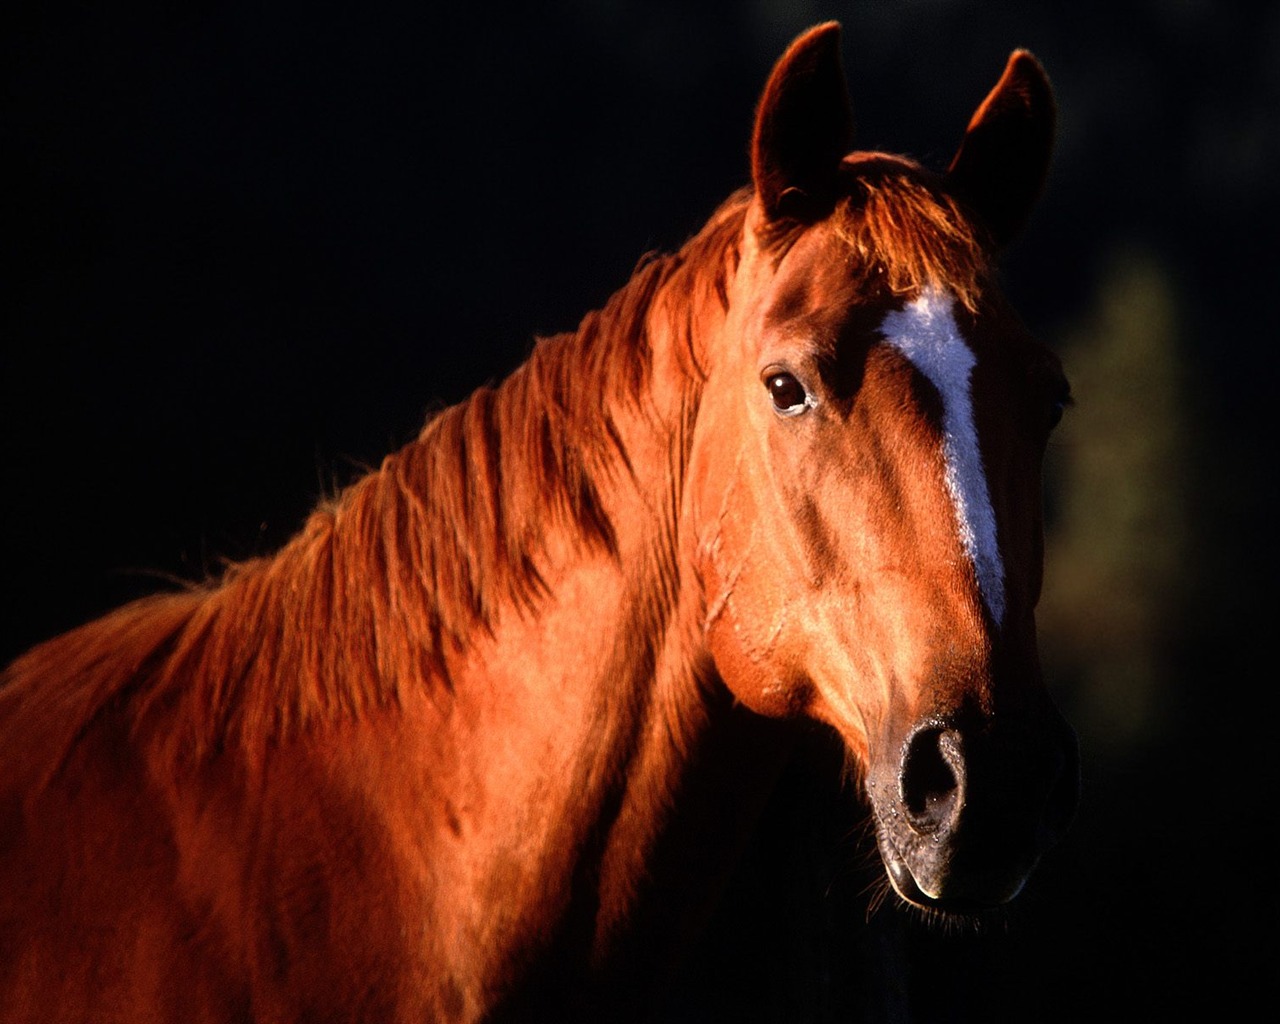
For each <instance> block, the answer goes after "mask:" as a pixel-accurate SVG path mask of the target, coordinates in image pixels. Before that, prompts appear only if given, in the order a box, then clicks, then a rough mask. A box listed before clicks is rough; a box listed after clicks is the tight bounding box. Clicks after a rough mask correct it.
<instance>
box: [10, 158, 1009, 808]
mask: <svg viewBox="0 0 1280 1024" xmlns="http://www.w3.org/2000/svg"><path fill="white" fill-rule="evenodd" d="M846 166H847V167H848V168H850V169H851V172H852V174H853V176H854V186H853V188H852V190H851V194H850V196H849V197H848V198H846V199H844V200H842V201H841V203H840V204H839V205H838V206H837V208H836V210H835V211H834V212H833V224H834V230H835V231H836V232H837V234H838V235H839V237H841V238H843V239H844V240H845V241H846V242H847V243H848V244H849V246H850V251H851V254H852V258H851V267H852V270H853V272H854V273H855V274H856V275H863V276H866V277H867V278H868V279H869V280H870V279H874V280H875V281H876V282H878V283H879V285H880V286H883V287H887V288H889V289H890V290H891V291H893V292H895V293H902V294H906V293H908V292H910V291H912V290H918V289H919V288H921V287H923V286H924V285H926V284H928V283H940V284H944V285H946V286H947V287H949V288H951V290H952V291H954V292H955V293H956V295H957V296H958V297H959V298H960V299H961V301H963V302H965V303H966V304H967V305H969V304H971V303H972V302H973V301H975V296H976V295H977V292H978V290H979V287H980V284H981V279H982V275H984V274H985V273H986V267H987V266H988V262H987V258H986V256H985V255H983V253H982V248H981V246H980V244H979V241H978V240H977V238H976V236H975V233H974V231H973V230H972V228H971V227H970V226H969V222H968V220H967V219H966V217H965V216H964V214H963V212H962V210H961V209H960V208H959V206H958V205H957V204H956V202H955V201H954V200H953V199H951V198H950V197H949V196H948V195H947V194H946V193H945V192H944V191H943V189H942V188H941V185H940V183H939V182H937V181H935V180H934V179H932V178H930V177H929V176H928V175H927V173H926V172H923V171H922V170H921V169H920V168H918V167H917V166H916V165H914V164H911V163H909V162H906V161H903V160H900V159H898V158H892V157H885V156H883V155H881V154H866V155H862V156H861V157H859V158H858V159H852V158H851V161H847V163H846ZM750 200H751V191H750V190H749V189H743V190H740V191H739V192H737V193H735V194H734V195H733V196H731V197H730V198H729V199H728V200H727V201H726V202H725V203H724V205H723V206H722V207H721V208H720V209H719V210H718V211H717V212H716V214H714V215H713V216H712V218H711V219H710V220H709V221H708V223H707V225H706V226H705V227H704V228H703V229H702V231H701V232H699V234H697V235H696V236H694V237H693V238H692V239H690V240H689V241H688V242H687V243H686V244H685V245H684V246H683V247H682V248H681V249H680V250H679V252H677V253H675V254H672V255H663V256H652V257H649V258H646V259H645V260H642V261H641V263H640V264H639V266H638V267H637V269H636V271H635V272H634V274H633V275H632V278H631V280H630V281H629V282H628V283H627V284H626V285H624V286H623V287H622V288H621V289H620V290H619V291H618V292H616V293H615V294H614V295H613V296H612V297H611V298H610V299H609V300H608V302H607V303H606V304H605V305H604V307H603V308H602V309H600V310H598V311H595V312H592V313H589V314H587V316H586V317H585V318H584V319H583V320H582V322H581V324H580V325H579V327H578V329H577V331H576V332H573V333H567V334H561V335H556V336H553V337H548V338H544V339H541V340H539V341H538V342H537V344H536V345H535V347H534V348H533V351H532V353H531V355H530V357H529V359H528V360H527V361H526V362H525V363H524V364H523V365H522V366H521V367H519V368H518V369H517V370H516V371H515V372H514V373H512V375H511V376H510V377H508V378H507V379H506V380H505V381H503V382H502V383H501V384H500V385H499V386H497V387H486V388H481V389H480V390H478V391H476V392H475V393H474V394H473V395H472V396H471V397H470V398H469V399H467V400H466V401H464V402H462V403H461V404H459V405H456V406H453V407H451V408H448V409H446V410H444V411H443V412H441V413H439V414H438V415H436V416H435V417H434V418H432V419H431V420H429V421H428V423H427V424H426V426H425V427H424V429H423V431H422V433H421V434H420V436H419V437H418V439H417V440H416V441H414V442H412V443H410V444H409V445H407V446H406V447H405V448H403V449H401V450H400V451H398V452H396V453H394V454H392V455H389V456H388V457H387V458H386V459H385V460H384V461H383V463H382V466H381V467H380V468H379V469H378V470H377V471H375V472H373V473H370V474H368V475H367V476H365V477H364V478H363V479H361V480H359V481H357V482H356V483H355V484H353V485H352V486H351V487H349V488H348V489H347V490H346V491H345V492H343V493H342V494H341V495H339V496H338V497H337V498H336V499H333V500H331V501H328V502H325V503H323V504H322V505H321V506H320V507H318V508H317V509H316V510H315V511H314V512H313V513H312V514H311V516H310V517H309V519H308V520H307V522H306V523H305V525H304V527H303V529H302V530H301V531H300V532H299V533H298V534H297V535H296V536H295V537H294V538H293V539H292V540H291V541H290V542H289V543H288V544H286V545H285V547H284V548H283V549H282V550H281V551H280V552H279V553H277V554H276V555H275V556H273V557H269V558H260V559H254V560H251V561H247V562H242V563H238V564H233V565H231V566H230V567H229V568H228V569H227V570H226V572H225V573H224V575H223V576H222V577H221V578H220V579H218V580H214V581H209V582H206V583H204V584H203V585H200V586H196V587H192V588H191V589H189V590H187V591H184V592H179V593H173V594H162V595H157V596H154V597H151V598H145V599H143V600H141V601H137V602H134V603H132V604H129V605H126V606H125V607H123V608H120V609H117V610H116V611H114V612H112V613H110V614H108V615H106V616H105V617H103V618H101V619H98V620H96V621H94V622H90V623H88V624H86V625H84V626H81V627H79V628H77V629H75V630H72V631H71V632H70V633H67V634H65V635H63V636H61V637H58V638H55V639H53V640H50V641H48V642H46V643H44V644H41V645H39V646H37V647H35V648H33V649H32V650H31V651H29V652H28V653H27V654H25V655H23V656H22V657H20V658H19V659H18V660H16V661H15V662H14V663H13V664H12V665H10V666H9V667H8V668H7V669H6V670H5V671H4V673H3V676H0V742H3V743H5V744H6V745H8V746H9V747H10V748H16V749H15V753H16V754H17V755H18V756H16V757H15V758H14V760H13V761H12V763H14V764H20V765H23V766H24V771H25V772H27V773H28V777H27V778H25V779H23V780H19V779H11V780H8V785H9V786H10V787H11V789H10V791H11V792H20V791H22V790H23V789H25V790H26V792H27V793H28V795H29V796H32V797H33V796H34V795H35V794H37V793H38V792H39V791H40V790H41V789H43V788H44V786H45V785H47V784H48V782H49V781H50V780H51V779H52V778H53V777H54V776H55V775H56V774H57V773H58V771H59V770H60V768H61V766H62V765H63V764H64V762H65V761H66V759H67V757H68V756H69V754H70V753H71V751H72V750H73V749H74V747H75V744H76V742H77V739H78V738H79V737H80V736H82V735H83V734H84V733H85V732H86V731H87V730H88V728H89V727H90V725H91V724H92V722H93V721H94V719H95V718H96V717H97V716H99V715H100V714H103V713H106V712H109V711H114V710H119V711H120V712H121V713H122V714H124V715H125V716H126V721H127V723H128V727H129V729H130V730H131V731H132V733H133V734H134V735H138V734H140V733H146V734H147V735H149V736H151V737H152V738H154V740H155V742H156V743H158V744H159V745H160V747H161V750H162V754H163V756H164V758H165V762H166V763H167V764H169V765H170V766H172V767H174V768H176V767H177V766H179V765H181V764H192V763H199V762H200V761H201V760H203V759H204V758H205V757H207V756H209V755H210V754H212V753H214V752H216V751H218V750H220V749H223V748H226V747H229V746H236V747H239V748H241V749H242V750H244V751H246V752H247V753H248V755H249V756H251V757H258V756H261V755H260V752H261V751H262V750H264V749H265V746H266V744H267V742H268V741H269V740H270V739H272V738H279V737H281V736H284V735H287V734H289V733H290V732H292V731H295V730H298V729H300V728H303V727H305V726H306V725H307V724H308V723H312V722H315V721H324V720H331V719H333V718H335V717H341V716H357V715H360V714H361V713H362V712H365V711H367V710H369V709H372V708H375V707H378V706H384V705H387V704H391V703H395V702H396V701H397V700H398V699H399V696H400V695H401V694H402V693H405V692H407V688H408V687H410V686H411V685H413V684H416V683H425V682H428V681H431V680H435V681H437V684H436V686H435V688H436V690H437V691H438V692H440V693H441V694H442V697H441V699H443V700H447V699H448V690H449V688H450V685H451V684H450V680H449V676H448V670H447V660H448V655H449V653H450V652H451V651H458V650H462V649H463V648H464V647H465V645H466V644H467V641H468V638H469V637H470V636H472V635H473V631H474V630H476V629H485V630H489V629H492V628H493V626H494V624H495V622H496V620H497V617H498V615H499V613H500V611H503V610H505V609H508V608H512V609H514V610H515V611H516V612H517V613H519V612H520V611H524V610H529V609H532V608H534V607H535V606H536V604H537V602H538V601H539V600H540V599H541V597H542V596H543V595H544V594H545V593H546V583H545V581H544V579H543V577H542V575H541V572H540V569H539V563H540V559H541V556H542V555H543V553H544V551H545V545H546V543H547V541H548V540H549V539H550V538H551V537H553V536H556V535H557V531H561V532H562V531H565V530H572V531H574V532H575V535H576V536H577V537H578V538H580V541H581V543H583V544H585V545H587V546H588V547H593V548H595V549H596V550H598V551H599V552H601V553H603V554H605V555H608V556H616V554H617V537H616V530H615V524H614V523H613V522H612V521H611V519H610V517H609V515H608V512H607V510H606V507H605V503H604V502H603V501H602V496H601V492H602V488H603V487H605V486H606V485H607V484H608V483H609V481H611V480H612V479H614V478H616V476H617V475H618V474H620V473H630V472H631V471H632V467H631V465H630V463H629V460H628V452H627V451H626V449H625V446H624V444H623V441H622V438H621V435H620V433H619V431H618V427H617V422H616V419H615V411H616V410H620V409H623V408H627V407H630V408H632V409H634V410H636V411H637V412H638V413H639V414H640V415H642V416H643V415H646V414H648V410H647V409H646V400H647V399H646V396H647V393H648V387H647V386H648V382H649V377H650V372H651V369H652V355H653V341H654V337H655V333H656V332H664V333H665V334H666V335H667V338H668V343H669V344H670V345H671V348H672V351H673V352H674V355H675V363H676V365H677V366H678V367H679V369H680V371H681V372H682V373H683V375H684V377H685V380H684V382H683V385H684V386H685V387H686V388H687V390H688V391H689V392H690V393H691V396H692V397H691V399H690V402H691V403H692V404H693V405H695V406H696V393H697V391H698V389H699V388H700V386H701V383H702V381H703V379H704V378H705V373H706V367H707V365H708V359H709V356H708V354H707V353H706V352H704V351H703V350H702V348H701V341H700V333H701V332H700V326H701V320H700V318H701V317H704V316H705V315H707V314H708V312H709V311H715V310H719V311H721V312H723V310H725V309H727V308H728V304H729V294H728V289H729V283H730V281H731V280H732V277H733V274H734V272H735V270H736V268H737V264H738V261H739V259H740V257H741V252H740V240H741V237H742V232H743V225H744V223H745V218H746V212H747V208H748V205H749V203H750ZM779 258H781V257H779ZM971 308H972V307H971ZM678 483H679V482H678V481H673V486H678ZM254 751H258V752H259V753H258V754H254V753H253V752H254Z"/></svg>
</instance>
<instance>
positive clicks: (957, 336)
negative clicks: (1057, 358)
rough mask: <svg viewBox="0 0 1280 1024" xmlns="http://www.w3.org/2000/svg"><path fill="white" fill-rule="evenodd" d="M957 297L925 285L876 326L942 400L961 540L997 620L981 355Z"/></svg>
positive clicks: (999, 583) (1000, 593) (1000, 579)
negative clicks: (979, 406)
mask: <svg viewBox="0 0 1280 1024" xmlns="http://www.w3.org/2000/svg"><path fill="white" fill-rule="evenodd" d="M955 307H956V300H955V298H954V297H953V296H952V295H950V294H949V293H947V292H945V291H944V290H942V289H940V288H935V287H930V288H926V289H924V290H923V291H922V292H921V293H920V294H919V295H918V296H917V297H916V298H914V299H912V300H911V301H910V302H908V303H906V304H905V305H904V306H903V307H902V308H901V309H895V310H891V311H889V312H888V313H886V314H885V316H884V319H883V321H882V322H881V326H880V332H881V335H882V336H883V338H884V341H885V343H886V344H887V345H889V346H890V347H892V348H894V349H896V350H897V351H898V352H900V353H901V354H902V355H903V356H904V357H905V358H906V359H907V360H908V361H909V362H910V363H911V364H912V365H913V366H914V367H915V368H916V370H917V371H919V373H920V374H922V375H923V376H924V377H925V378H926V379H927V380H928V381H929V383H930V384H932V385H933V386H934V388H935V389H936V390H937V392H938V395H939V397H940V398H941V399H942V407H943V413H942V439H941V444H942V454H943V461H944V463H945V482H946V487H947V492H948V494H949V496H950V499H951V504H952V509H953V512H954V514H955V518H956V525H957V527H958V528H959V533H960V540H961V544H962V546H963V548H964V550H965V554H966V555H967V556H968V558H969V560H970V562H971V563H972V565H973V568H974V572H975V575H976V577H977V581H978V587H979V590H980V591H981V593H982V598H983V601H984V603H985V604H986V606H987V610H988V611H989V612H990V613H991V617H992V619H993V620H994V621H995V622H996V623H997V625H998V624H999V623H1000V622H1001V620H1002V619H1003V617H1004V605H1005V594H1004V575H1005V569H1004V563H1003V559H1002V557H1001V552H1000V542H999V538H998V530H997V524H996V516H995V509H994V507H993V504H992V500H991V489H990V485H989V483H988V480H987V473H986V468H985V465H984V459H983V454H982V444H981V440H980V438H979V436H978V430H977V422H976V417H975V415H974V408H973V389H972V386H971V385H972V379H973V370H974V367H975V366H976V364H977V362H978V357H977V355H976V354H975V352H974V349H973V348H972V347H971V345H970V344H969V343H968V342H967V341H966V340H965V338H964V336H963V334H962V333H961V330H960V326H959V324H958V323H957V322H956V316H955Z"/></svg>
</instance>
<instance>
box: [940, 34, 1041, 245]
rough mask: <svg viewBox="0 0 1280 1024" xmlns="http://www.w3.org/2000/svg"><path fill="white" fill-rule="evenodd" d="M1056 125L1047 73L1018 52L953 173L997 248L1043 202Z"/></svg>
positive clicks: (973, 125)
mask: <svg viewBox="0 0 1280 1024" xmlns="http://www.w3.org/2000/svg"><path fill="white" fill-rule="evenodd" d="M1055 121H1056V109H1055V106H1054V102H1053V89H1052V88H1051V87H1050V85H1049V78H1048V76H1047V75H1046V74H1045V73H1044V68H1042V67H1041V66H1040V63H1039V61H1037V60H1036V59H1035V57H1033V56H1031V54H1030V53H1028V52H1027V51H1026V50H1015V51H1014V52H1013V53H1012V54H1011V55H1010V57H1009V63H1008V64H1007V65H1006V66H1005V69H1004V74H1003V75H1002V76H1001V77H1000V81H999V82H997V83H996V87H995V88H994V89H992V90H991V92H990V94H989V95H988V96H987V98H986V99H985V100H983V101H982V105H981V106H980V107H978V109H977V112H976V113H975V114H974V115H973V119H972V120H971V121H970V122H969V127H968V129H966V131H965V133H964V139H963V141H962V142H961V143H960V149H959V150H958V151H957V152H956V155H955V158H954V159H953V160H952V161H951V167H950V168H949V169H948V170H947V179H948V181H949V182H950V184H951V188H952V189H953V190H954V191H955V193H956V195H958V196H959V197H960V198H961V199H963V200H965V201H966V202H967V203H968V204H969V205H970V206H971V207H972V209H973V210H974V212H975V213H977V215H978V216H979V217H980V218H981V219H982V222H983V223H984V224H985V225H986V227H987V229H988V230H989V231H990V232H991V238H992V241H994V242H995V244H996V247H997V248H1003V247H1004V246H1006V245H1008V244H1009V242H1011V241H1013V239H1014V237H1015V236H1016V235H1017V234H1018V232H1019V231H1021V230H1022V227H1023V225H1024V224H1025V223H1026V221H1027V219H1028V218H1029V217H1030V216H1031V209H1032V207H1033V206H1034V205H1035V202H1036V200H1037V199H1038V198H1039V197H1040V191H1041V189H1042V188H1043V187H1044V181H1045V177H1046V175H1047V174H1048V171H1049V157H1050V155H1051V154H1052V152H1053V134H1054V123H1055Z"/></svg>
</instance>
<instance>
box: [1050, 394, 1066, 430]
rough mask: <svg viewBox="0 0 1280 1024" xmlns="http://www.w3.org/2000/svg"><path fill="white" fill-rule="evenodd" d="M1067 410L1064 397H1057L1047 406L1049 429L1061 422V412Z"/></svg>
mask: <svg viewBox="0 0 1280 1024" xmlns="http://www.w3.org/2000/svg"><path fill="white" fill-rule="evenodd" d="M1066 411H1067V401H1066V399H1058V400H1057V401H1056V402H1054V403H1053V404H1052V405H1051V406H1049V429H1050V430H1052V429H1053V428H1054V427H1056V426H1057V425H1058V424H1059V423H1061V422H1062V414H1063V413H1064V412H1066Z"/></svg>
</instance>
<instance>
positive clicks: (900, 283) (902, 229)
mask: <svg viewBox="0 0 1280 1024" xmlns="http://www.w3.org/2000/svg"><path fill="white" fill-rule="evenodd" d="M841 175H842V177H841V180H842V182H843V185H842V188H841V196H840V199H839V200H838V201H837V202H836V204H835V206H834V208H833V209H832V211H831V213H830V215H829V216H828V217H827V218H826V219H825V220H824V221H823V222H822V223H823V224H825V225H826V226H827V228H828V230H829V231H830V232H831V234H832V235H834V237H835V238H836V239H837V240H839V242H840V243H841V244H842V245H844V246H847V247H848V265H849V267H850V270H851V272H852V274H853V276H854V278H855V280H856V281H857V283H858V285H859V291H860V292H861V293H862V294H864V295H866V296H868V297H871V296H873V295H874V294H875V293H876V292H877V291H887V292H889V293H890V294H891V295H893V296H895V297H897V298H901V299H908V298H913V297H915V296H917V295H919V294H920V293H922V292H924V291H928V290H930V289H937V290H941V291H945V292H949V293H950V294H952V295H954V296H955V298H956V299H957V300H958V301H959V302H960V304H961V305H962V306H964V307H965V308H966V309H968V310H969V311H970V312H976V310H977V308H978V303H979V298H980V296H981V293H982V291H983V289H984V287H985V286H986V284H987V282H988V280H989V278H990V276H991V274H992V255H991V251H990V248H989V245H988V243H987V240H986V237H985V234H984V232H983V230H982V229H981V227H979V226H978V225H976V224H975V222H974V220H973V219H972V218H971V217H970V216H969V214H968V213H967V211H966V210H965V207H964V205H963V204H962V202H961V201H960V200H958V199H957V198H956V197H955V196H954V195H952V194H951V193H950V192H949V191H948V189H947V186H946V182H945V180H944V179H943V178H942V177H941V176H939V175H936V174H934V173H932V172H931V171H929V170H927V169H926V168H924V167H922V166H920V165H919V164H917V163H915V162H913V161H911V160H908V159H906V158H904V157H899V156H893V155H889V154H885V153H853V154H850V155H849V156H848V157H846V158H845V160H844V163H843V164H842V168H841ZM806 230H811V229H810V228H809V227H808V226H806V225H803V224H794V223H792V224H783V225H781V226H780V227H779V228H777V229H776V230H775V231H774V232H773V233H772V234H771V235H770V234H768V233H767V234H766V238H765V243H766V246H767V247H771V248H772V249H773V250H774V252H775V253H776V255H777V257H778V258H779V259H780V258H781V256H783V255H785V253H786V251H788V250H789V249H790V247H791V246H792V245H793V244H794V243H795V241H796V240H797V239H798V238H799V236H800V235H801V234H803V233H804V232H805V231H806Z"/></svg>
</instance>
